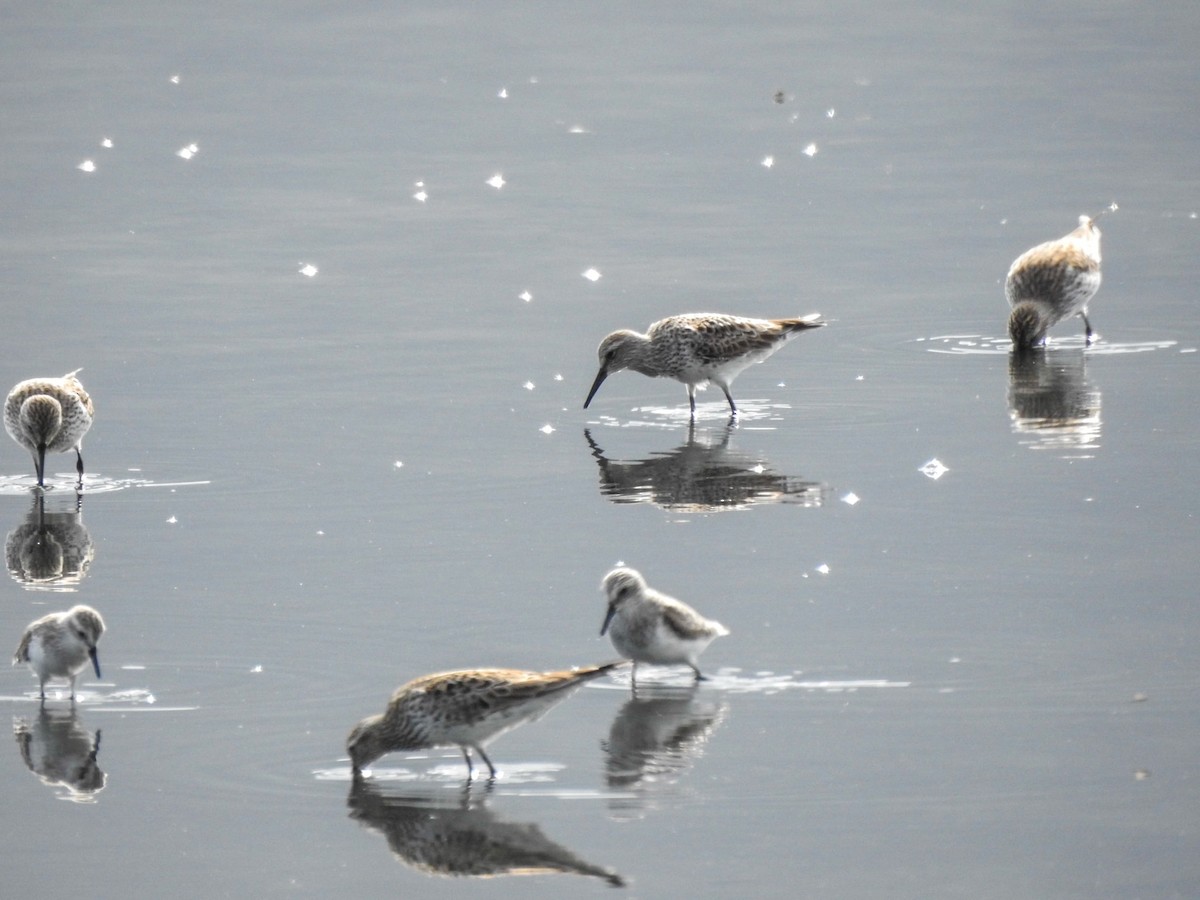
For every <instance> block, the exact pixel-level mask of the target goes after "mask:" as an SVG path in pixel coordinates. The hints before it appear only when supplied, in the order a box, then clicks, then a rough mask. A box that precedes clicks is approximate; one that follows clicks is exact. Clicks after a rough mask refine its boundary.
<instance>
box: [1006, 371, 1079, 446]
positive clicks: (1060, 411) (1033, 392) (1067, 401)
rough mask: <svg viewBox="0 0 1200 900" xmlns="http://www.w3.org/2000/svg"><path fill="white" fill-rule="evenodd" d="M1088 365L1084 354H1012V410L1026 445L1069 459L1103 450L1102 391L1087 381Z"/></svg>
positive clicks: (1014, 425)
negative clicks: (1101, 428)
mask: <svg viewBox="0 0 1200 900" xmlns="http://www.w3.org/2000/svg"><path fill="white" fill-rule="evenodd" d="M1085 365H1086V364H1085V361H1084V354H1083V352H1082V351H1080V352H1077V353H1070V352H1061V353H1060V352H1048V351H1046V350H1043V349H1034V350H1030V351H1026V352H1023V353H1022V352H1017V351H1013V353H1012V355H1011V356H1010V357H1009V363H1008V412H1009V418H1010V419H1011V420H1012V428H1013V431H1014V432H1015V433H1016V434H1018V435H1021V436H1022V437H1021V443H1022V444H1024V445H1025V446H1027V447H1029V448H1030V449H1031V450H1051V451H1058V452H1060V453H1062V454H1063V455H1068V456H1091V455H1092V452H1091V451H1095V450H1098V449H1099V448H1100V424H1101V423H1100V391H1098V390H1097V389H1095V388H1093V387H1092V386H1091V385H1090V384H1089V383H1088V380H1087V372H1086V368H1085Z"/></svg>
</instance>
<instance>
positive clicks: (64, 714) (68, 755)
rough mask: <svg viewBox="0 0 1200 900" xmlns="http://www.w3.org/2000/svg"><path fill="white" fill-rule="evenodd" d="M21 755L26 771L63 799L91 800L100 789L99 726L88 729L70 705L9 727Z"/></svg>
mask: <svg viewBox="0 0 1200 900" xmlns="http://www.w3.org/2000/svg"><path fill="white" fill-rule="evenodd" d="M13 733H14V734H15V735H16V738H17V747H18V748H19V749H20V751H21V759H23V760H24V761H25V765H26V766H28V767H29V771H30V772H32V773H33V774H34V775H36V776H37V777H38V779H40V780H41V782H42V784H44V785H46V786H47V787H50V788H65V791H64V792H60V794H59V796H61V797H62V798H63V799H65V800H71V801H73V802H75V803H91V802H92V801H94V800H95V795H96V794H97V793H99V792H100V791H102V790H103V789H104V783H105V781H106V780H107V777H108V776H106V775H105V774H104V772H103V771H102V770H101V768H100V764H99V763H98V762H97V761H96V756H97V755H98V754H99V753H100V729H99V728H97V729H96V732H95V734H94V735H93V734H92V733H90V732H89V731H88V730H87V729H86V728H84V727H83V724H82V723H81V722H80V721H79V716H78V714H77V713H76V712H75V711H74V709H70V710H67V709H46V708H45V707H43V708H42V710H41V711H40V712H39V713H38V716H37V718H36V719H35V720H34V721H33V723H32V724H29V723H28V722H25V721H23V720H21V721H18V722H17V723H16V724H15V725H14V727H13Z"/></svg>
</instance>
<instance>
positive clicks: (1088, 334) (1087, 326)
mask: <svg viewBox="0 0 1200 900" xmlns="http://www.w3.org/2000/svg"><path fill="white" fill-rule="evenodd" d="M1079 318H1081V319H1083V329H1084V330H1083V337H1084V342H1085V343H1087V344H1088V345H1089V346H1090V345H1091V343H1092V337H1093V336H1094V335H1095V332H1094V331H1092V323H1091V322H1089V321H1088V317H1087V313H1080V314H1079Z"/></svg>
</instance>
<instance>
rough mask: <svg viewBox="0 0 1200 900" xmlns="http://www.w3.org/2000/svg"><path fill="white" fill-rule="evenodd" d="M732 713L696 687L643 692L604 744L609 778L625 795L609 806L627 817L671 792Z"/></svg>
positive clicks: (619, 715) (618, 719)
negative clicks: (657, 794) (666, 792)
mask: <svg viewBox="0 0 1200 900" xmlns="http://www.w3.org/2000/svg"><path fill="white" fill-rule="evenodd" d="M702 696H703V697H705V699H703V700H701V699H700V698H701V697H702ZM727 709H728V706H727V704H725V703H724V702H723V701H713V700H712V699H711V697H710V696H706V695H703V694H701V693H700V692H698V691H697V689H696V687H695V685H692V686H690V687H687V688H678V687H664V686H661V685H660V686H655V687H653V688H649V689H647V688H644V687H643V688H639V689H638V690H637V692H636V693H635V694H634V695H633V697H632V698H630V699H629V700H628V701H627V702H626V703H625V705H624V706H623V707H621V710H620V712H619V713H617V717H616V718H615V719H614V720H613V723H612V727H611V728H610V729H609V732H608V740H607V741H604V742H603V743H602V745H601V746H602V748H603V750H604V754H605V760H604V769H605V780H606V782H607V784H608V787H609V788H610V789H612V790H614V791H618V792H620V793H619V794H617V795H616V796H615V797H614V798H613V799H612V801H610V803H609V806H610V808H611V809H612V810H613V811H614V812H622V813H627V812H631V811H639V812H640V811H642V810H645V809H647V808H649V807H651V806H652V805H653V803H652V802H651V798H652V796H653V795H654V794H655V793H662V792H664V791H667V790H669V789H670V788H671V787H672V786H673V785H674V784H676V783H677V782H678V780H679V778H680V776H682V775H683V774H684V772H686V771H687V770H688V769H690V768H691V766H692V764H693V763H694V762H695V761H696V759H698V758H699V757H700V756H701V755H702V754H703V752H704V745H705V744H707V743H708V739H709V738H710V737H711V736H712V734H713V732H715V731H716V729H717V727H718V726H719V725H720V724H721V722H722V720H724V718H725V713H726V711H727Z"/></svg>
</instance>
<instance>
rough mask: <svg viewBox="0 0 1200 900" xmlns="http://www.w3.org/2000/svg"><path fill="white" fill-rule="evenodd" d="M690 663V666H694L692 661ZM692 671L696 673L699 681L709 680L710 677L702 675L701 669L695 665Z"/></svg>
mask: <svg viewBox="0 0 1200 900" xmlns="http://www.w3.org/2000/svg"><path fill="white" fill-rule="evenodd" d="M688 665H689V666H692V664H691V663H688ZM692 671H693V672H695V673H696V680H697V681H708V678H706V677H705V676H704V675H701V674H700V670H699V669H697V668H696V667H695V666H692Z"/></svg>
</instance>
